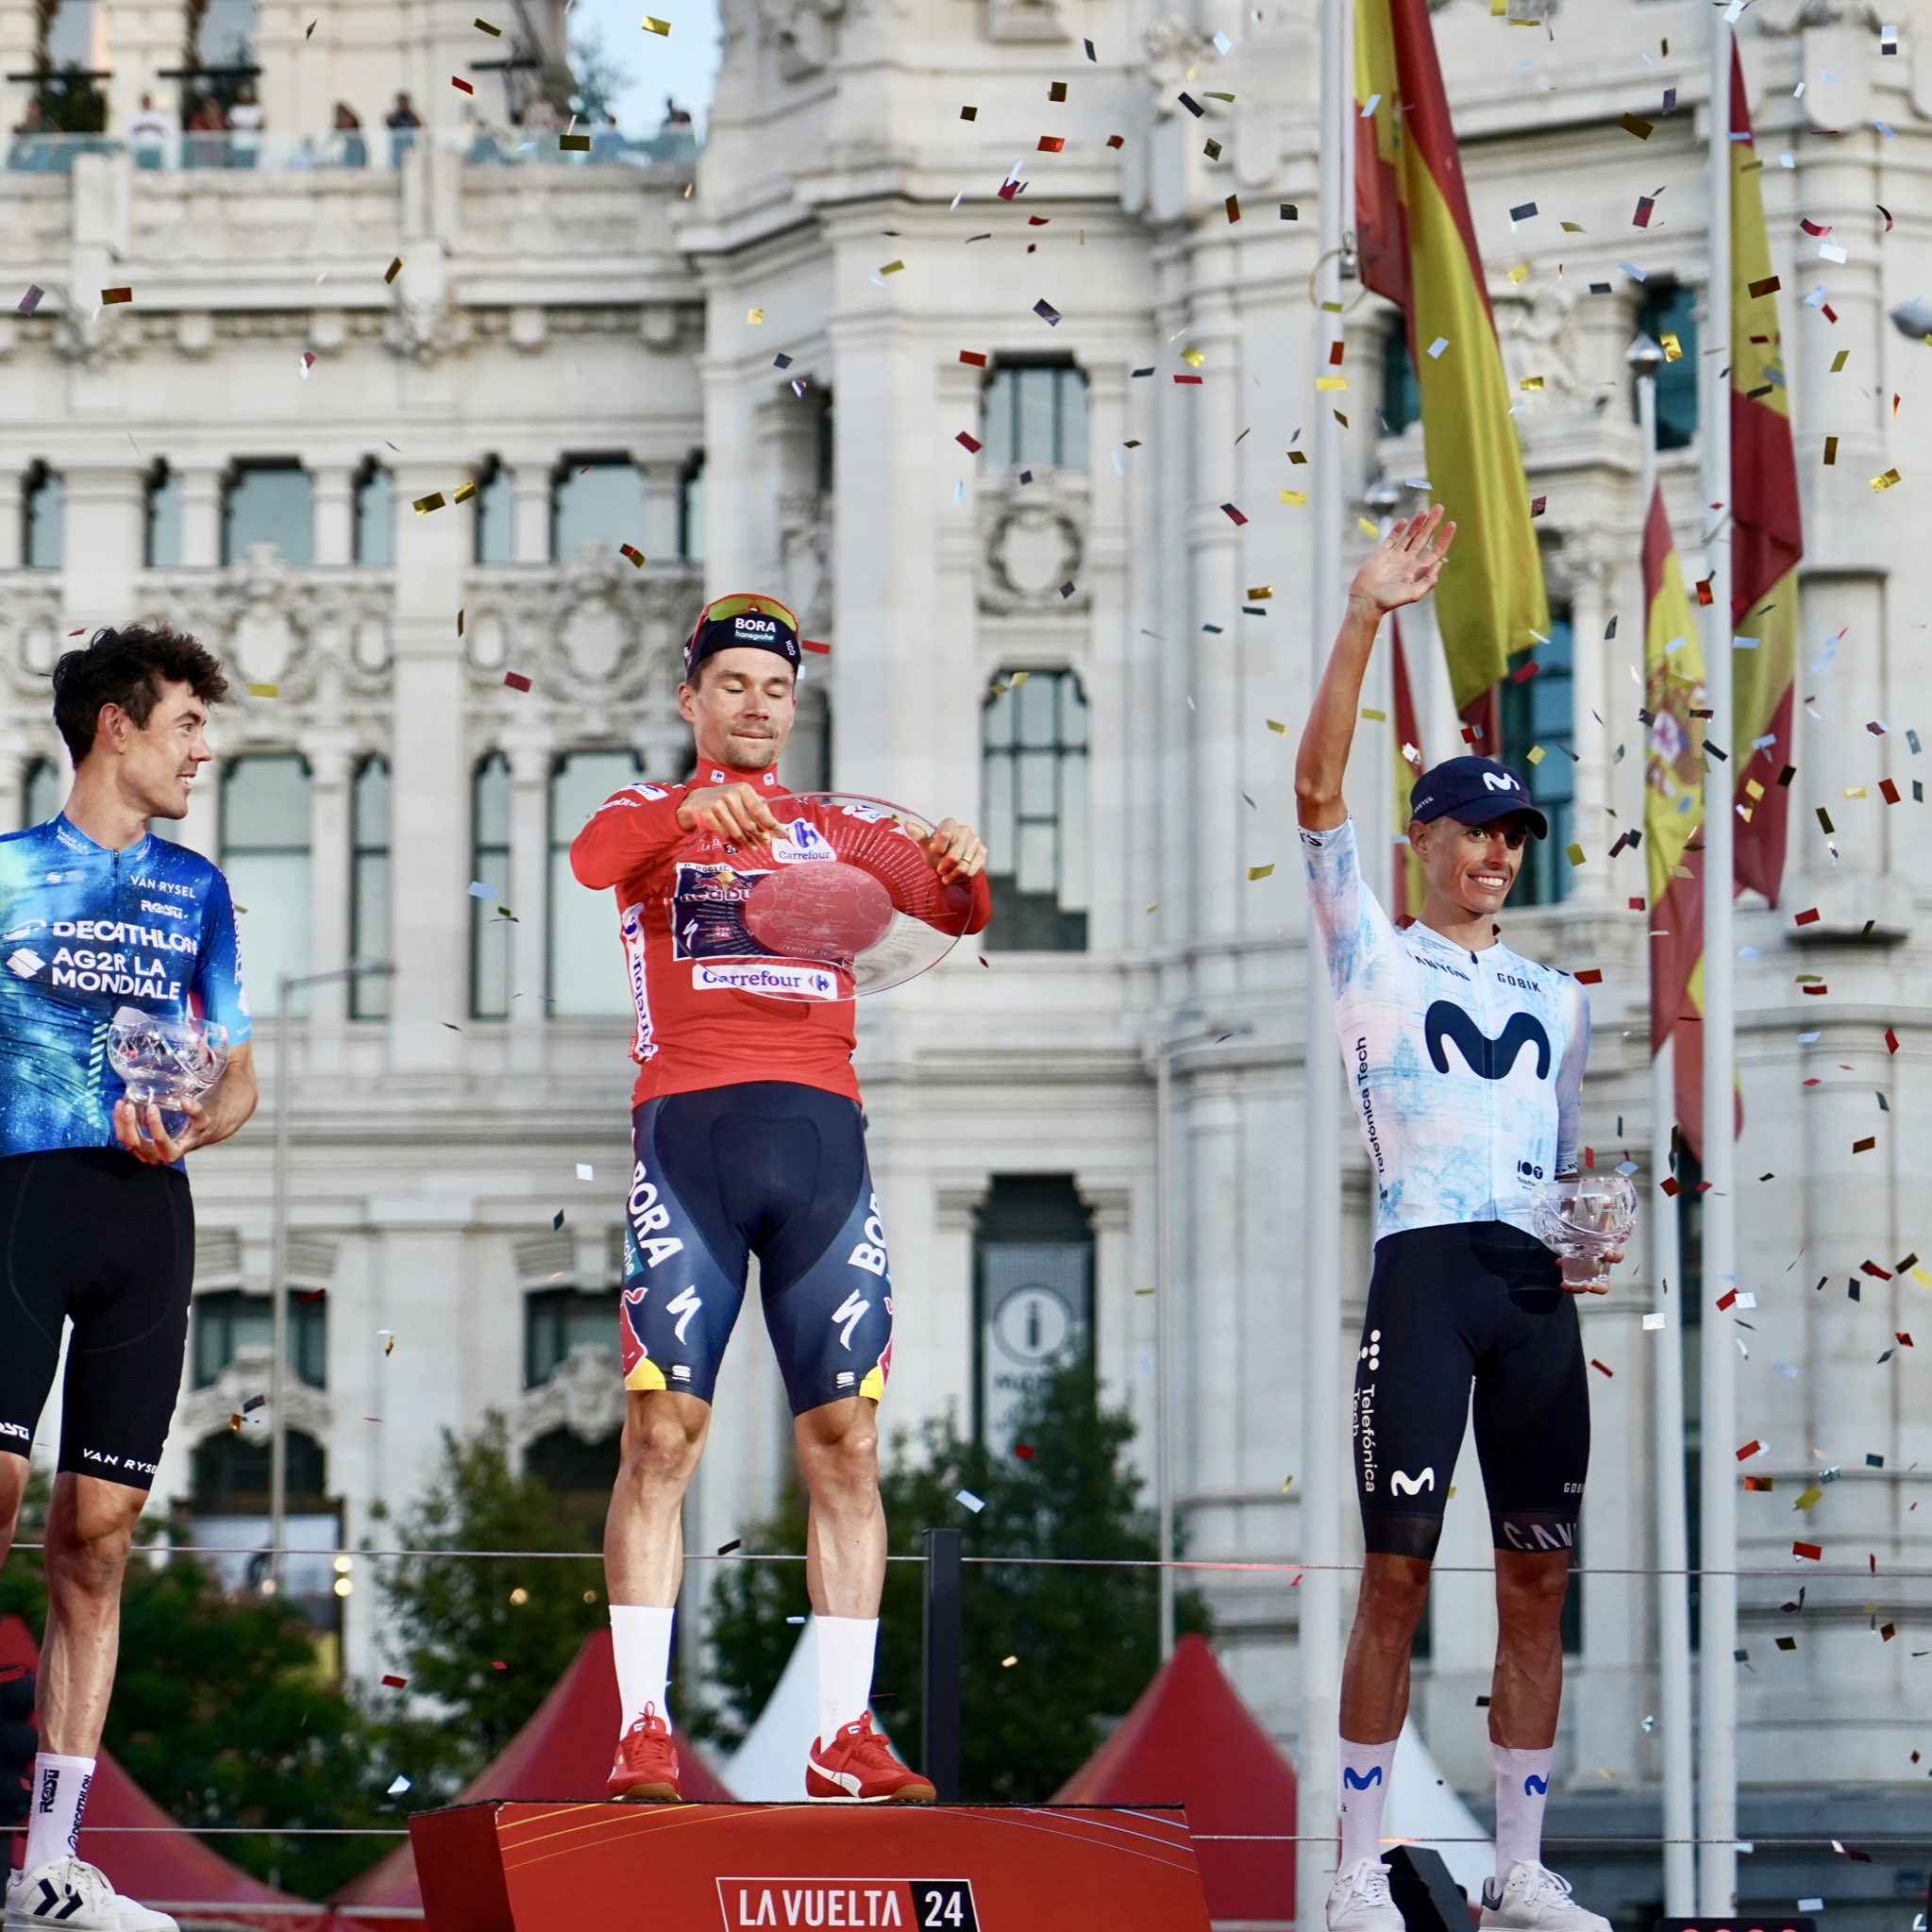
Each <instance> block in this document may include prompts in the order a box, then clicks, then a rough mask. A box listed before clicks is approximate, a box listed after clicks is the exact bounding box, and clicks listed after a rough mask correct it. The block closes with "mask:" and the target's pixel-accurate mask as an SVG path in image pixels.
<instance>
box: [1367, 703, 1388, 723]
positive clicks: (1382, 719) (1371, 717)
mask: <svg viewBox="0 0 1932 1932" xmlns="http://www.w3.org/2000/svg"><path fill="white" fill-rule="evenodd" d="M1362 715H1363V716H1364V717H1365V718H1367V719H1368V721H1369V723H1370V724H1371V725H1386V723H1387V722H1388V714H1387V713H1386V711H1374V710H1371V709H1370V707H1369V706H1368V705H1366V704H1365V705H1364V706H1363V707H1362Z"/></svg>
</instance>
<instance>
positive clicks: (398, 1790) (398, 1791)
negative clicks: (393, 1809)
mask: <svg viewBox="0 0 1932 1932" xmlns="http://www.w3.org/2000/svg"><path fill="white" fill-rule="evenodd" d="M409 1788H410V1781H409V1779H408V1778H406V1777H404V1776H403V1774H402V1772H396V1774H395V1777H394V1778H393V1779H392V1780H391V1781H390V1786H389V1795H390V1796H391V1797H392V1798H399V1797H401V1796H402V1794H403V1793H404V1792H405V1791H406V1790H408V1789H409Z"/></svg>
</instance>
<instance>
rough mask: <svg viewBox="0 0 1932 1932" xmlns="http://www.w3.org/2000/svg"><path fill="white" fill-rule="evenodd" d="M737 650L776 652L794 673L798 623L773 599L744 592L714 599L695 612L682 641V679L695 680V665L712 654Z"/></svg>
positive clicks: (796, 658)
mask: <svg viewBox="0 0 1932 1932" xmlns="http://www.w3.org/2000/svg"><path fill="white" fill-rule="evenodd" d="M738 647H748V648H749V649H752V650H769V651H776V652H777V653H778V655H779V656H780V657H781V658H783V659H784V661H785V663H786V664H790V665H791V667H792V668H793V670H795V671H796V670H797V669H798V619H797V618H796V617H795V616H793V615H792V613H790V612H789V611H788V610H786V609H785V607H784V606H783V605H782V604H781V603H780V602H779V600H778V599H777V598H776V597H767V596H753V595H749V594H747V593H744V592H739V593H736V594H734V595H733V596H728V597H714V598H713V600H712V601H711V602H710V603H708V604H707V605H705V607H704V609H703V610H701V611H700V612H699V613H697V623H696V624H695V625H694V626H693V627H692V630H691V635H690V637H689V638H688V639H687V640H686V642H685V645H684V675H685V677H686V678H695V677H696V676H697V667H698V665H699V664H702V663H703V662H704V661H705V659H706V658H708V657H710V656H711V655H712V654H713V653H714V652H715V651H721V650H733V649H736V648H738Z"/></svg>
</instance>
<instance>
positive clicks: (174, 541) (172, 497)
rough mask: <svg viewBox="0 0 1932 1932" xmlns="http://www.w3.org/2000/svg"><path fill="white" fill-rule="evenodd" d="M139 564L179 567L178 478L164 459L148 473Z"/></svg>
mask: <svg viewBox="0 0 1932 1932" xmlns="http://www.w3.org/2000/svg"><path fill="white" fill-rule="evenodd" d="M142 563H143V564H144V565H145V566H146V568H148V569H149V570H178V569H179V568H180V567H181V479H180V478H179V476H177V475H176V473H175V471H173V470H171V469H170V468H169V467H168V466H167V464H166V463H164V462H158V463H156V464H155V466H154V468H153V469H152V470H150V471H149V472H148V478H147V529H146V534H145V536H144V538H143V543H142Z"/></svg>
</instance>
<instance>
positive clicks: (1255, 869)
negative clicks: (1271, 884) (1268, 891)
mask: <svg viewBox="0 0 1932 1932" xmlns="http://www.w3.org/2000/svg"><path fill="white" fill-rule="evenodd" d="M1273 873H1274V867H1273V866H1272V865H1251V866H1249V868H1248V879H1249V882H1250V883H1251V884H1252V883H1253V882H1254V881H1255V880H1257V879H1268V878H1270V877H1272V876H1273Z"/></svg>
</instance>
